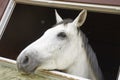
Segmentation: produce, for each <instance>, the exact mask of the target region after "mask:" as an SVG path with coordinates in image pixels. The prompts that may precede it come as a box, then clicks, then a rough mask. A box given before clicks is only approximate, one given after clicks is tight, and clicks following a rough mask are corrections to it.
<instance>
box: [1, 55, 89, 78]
mask: <svg viewBox="0 0 120 80" xmlns="http://www.w3.org/2000/svg"><path fill="white" fill-rule="evenodd" d="M0 80H88V79H84V78H79V77H75V76H72V75H68V74H65V73H61V72H55V71H52V72H50V71H40V70H36V72H35V73H34V74H29V75H28V74H21V73H20V72H19V71H18V70H17V66H16V61H14V60H10V59H6V58H3V57H0Z"/></svg>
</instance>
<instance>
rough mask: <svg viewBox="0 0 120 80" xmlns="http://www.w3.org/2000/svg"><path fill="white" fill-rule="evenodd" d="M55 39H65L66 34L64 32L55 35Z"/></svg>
mask: <svg viewBox="0 0 120 80" xmlns="http://www.w3.org/2000/svg"><path fill="white" fill-rule="evenodd" d="M57 37H59V38H61V39H64V38H66V37H67V35H66V33H65V32H60V33H58V34H57Z"/></svg>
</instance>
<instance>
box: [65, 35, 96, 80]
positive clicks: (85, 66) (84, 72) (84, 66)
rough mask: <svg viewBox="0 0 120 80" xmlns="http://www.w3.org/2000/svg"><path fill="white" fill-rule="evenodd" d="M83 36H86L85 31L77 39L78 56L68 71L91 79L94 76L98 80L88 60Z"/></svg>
mask: <svg viewBox="0 0 120 80" xmlns="http://www.w3.org/2000/svg"><path fill="white" fill-rule="evenodd" d="M81 35H82V36H81ZM81 37H82V38H81ZM83 37H85V35H84V34H83V33H79V38H78V41H77V42H78V43H77V45H76V46H77V49H76V50H77V54H78V56H77V58H76V60H75V61H74V63H73V64H72V65H71V66H70V67H69V68H68V69H67V70H66V72H67V73H70V74H73V75H77V76H81V77H85V78H89V79H91V78H92V80H96V78H95V76H94V75H92V74H93V71H92V69H91V65H90V63H89V60H88V55H87V51H86V48H85V42H83V41H84V39H83ZM75 54H76V53H75Z"/></svg>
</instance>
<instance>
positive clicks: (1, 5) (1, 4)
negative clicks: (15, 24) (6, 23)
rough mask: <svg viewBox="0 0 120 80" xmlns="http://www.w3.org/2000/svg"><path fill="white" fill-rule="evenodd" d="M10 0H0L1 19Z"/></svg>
mask: <svg viewBox="0 0 120 80" xmlns="http://www.w3.org/2000/svg"><path fill="white" fill-rule="evenodd" d="M8 2H9V0H0V20H1V18H2V16H3V13H4V11H5V9H6V7H7V4H8Z"/></svg>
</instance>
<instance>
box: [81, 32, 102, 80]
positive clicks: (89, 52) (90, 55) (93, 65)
mask: <svg viewBox="0 0 120 80" xmlns="http://www.w3.org/2000/svg"><path fill="white" fill-rule="evenodd" d="M79 32H80V36H81V37H82V41H83V46H84V48H85V50H86V54H87V56H88V61H89V64H90V66H91V69H92V70H93V73H94V75H95V77H96V78H98V80H103V76H102V72H101V70H100V68H99V65H98V61H97V58H96V55H95V52H94V51H93V49H92V48H91V46H90V45H89V43H88V38H87V37H86V35H85V34H84V33H83V32H82V31H81V30H80V31H79Z"/></svg>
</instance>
